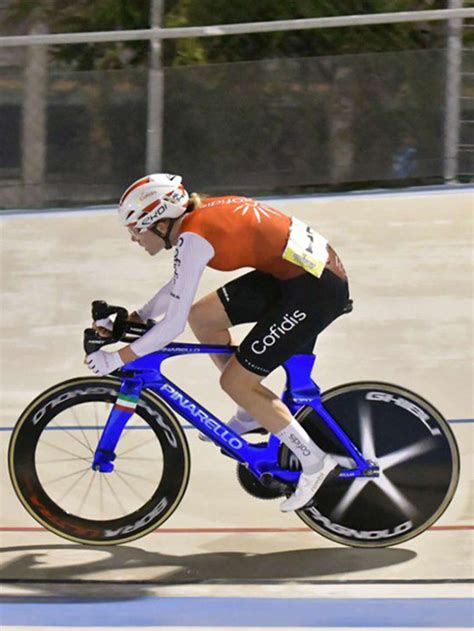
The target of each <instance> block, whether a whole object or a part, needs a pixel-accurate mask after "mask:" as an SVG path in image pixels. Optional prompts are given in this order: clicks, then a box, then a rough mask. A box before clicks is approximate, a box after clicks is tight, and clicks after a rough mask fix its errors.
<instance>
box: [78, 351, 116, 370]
mask: <svg viewBox="0 0 474 631" xmlns="http://www.w3.org/2000/svg"><path fill="white" fill-rule="evenodd" d="M84 363H85V364H87V366H88V368H90V370H92V372H94V373H95V374H96V375H100V376H102V375H108V374H109V373H111V372H114V370H117V368H121V367H122V366H123V364H124V362H123V361H122V360H121V359H120V355H119V354H118V351H115V352H113V353H108V352H107V351H103V350H99V351H96V352H95V353H91V354H90V355H87V357H86V359H85V360H84Z"/></svg>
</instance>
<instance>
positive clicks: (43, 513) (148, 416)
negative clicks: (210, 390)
mask: <svg viewBox="0 0 474 631" xmlns="http://www.w3.org/2000/svg"><path fill="white" fill-rule="evenodd" d="M109 316H115V320H114V325H113V332H112V335H111V337H110V338H104V337H101V336H100V335H99V334H98V333H97V332H96V331H95V330H94V329H86V330H85V331H84V350H85V351H86V353H91V352H93V351H94V350H97V349H98V348H101V347H102V346H104V345H106V344H112V343H115V342H118V341H123V342H131V341H133V340H134V339H137V338H138V337H139V336H141V335H143V334H144V333H145V332H146V331H147V330H148V329H149V328H150V327H151V326H152V325H153V324H154V322H152V321H149V322H148V323H147V324H135V323H132V322H129V321H128V319H127V318H128V313H127V311H126V310H125V309H123V308H121V307H114V306H109V305H107V303H105V302H102V301H95V302H94V303H93V308H92V317H93V319H94V320H99V319H101V318H106V317H109ZM233 352H235V347H232V346H222V345H201V344H183V343H173V344H170V345H168V346H166V347H165V348H163V349H162V350H160V351H158V352H154V353H151V354H149V355H146V356H144V357H141V358H139V359H136V360H134V361H133V362H130V363H128V364H126V365H125V366H124V367H122V368H121V369H120V370H118V371H116V372H115V373H113V374H112V375H111V376H106V377H94V376H91V377H78V378H76V379H70V380H68V381H65V382H63V383H60V384H58V385H55V386H53V387H51V388H49V389H48V390H46V391H45V392H43V393H42V394H40V395H39V396H38V397H37V398H36V399H34V401H32V403H30V405H28V406H27V408H26V409H25V410H24V412H23V413H22V414H21V416H20V418H19V419H18V421H17V423H16V425H15V428H14V431H13V433H12V437H11V440H10V445H9V456H8V460H9V471H10V476H11V480H12V483H13V487H14V489H15V492H16V494H17V496H18V498H19V499H20V501H21V503H22V504H23V505H24V507H25V508H26V510H27V511H28V512H29V513H30V515H32V516H33V517H34V519H36V520H37V521H38V522H39V523H40V524H41V525H42V526H44V527H45V528H47V529H48V530H50V531H52V532H53V533H56V534H57V535H59V536H61V537H64V538H66V539H69V540H72V541H75V542H79V543H82V544H88V545H100V546H104V545H113V544H121V543H126V542H128V541H133V540H135V539H138V538H140V537H143V536H144V535H146V534H148V533H150V532H151V531H153V530H155V529H156V528H158V527H159V526H161V525H162V524H163V523H164V522H165V521H166V520H167V519H168V518H169V517H170V516H171V515H172V514H173V513H174V511H175V510H176V509H177V508H178V505H179V503H180V502H181V500H182V499H183V496H184V493H185V491H186V487H187V484H188V480H189V474H190V452H189V448H188V442H187V439H186V437H185V434H184V431H183V429H182V427H181V425H180V423H179V421H178V419H177V417H176V415H175V413H174V412H177V413H178V414H179V415H180V416H181V417H183V418H184V419H186V420H187V421H188V422H189V423H191V424H192V425H193V426H194V427H195V428H196V429H198V430H199V431H200V432H201V433H202V434H204V435H205V436H207V437H208V438H209V439H210V440H211V441H212V442H213V443H214V444H215V445H217V446H218V447H219V448H220V450H221V452H222V453H223V454H224V455H225V456H227V457H229V458H231V459H233V460H234V461H235V462H236V468H237V478H238V480H239V482H240V484H241V486H242V487H243V488H244V489H245V491H246V492H248V493H249V494H251V495H252V496H254V497H257V498H261V499H274V498H279V497H283V496H288V495H290V494H291V493H292V492H293V491H294V489H295V486H296V484H297V481H298V477H299V475H300V470H301V468H300V463H299V461H298V459H297V458H296V456H295V455H294V454H293V453H292V452H290V451H289V450H288V449H287V447H286V446H285V445H283V444H281V443H280V441H279V440H278V439H277V438H276V437H275V436H273V435H272V434H269V435H267V436H265V437H262V442H258V443H253V442H249V440H250V439H249V440H247V439H246V437H245V436H239V435H238V434H236V433H234V432H233V431H232V430H231V429H230V428H228V427H227V426H226V425H225V423H223V422H222V421H220V420H219V419H218V418H217V417H216V416H214V415H213V414H212V413H211V412H210V411H209V410H207V409H205V408H204V407H203V406H202V405H201V404H199V403H198V402H197V401H196V400H194V399H193V398H192V397H191V396H190V395H189V394H187V393H186V392H185V391H184V390H182V389H181V388H180V387H179V386H178V385H176V384H175V383H173V382H172V381H170V380H169V379H168V378H166V377H164V376H163V375H162V373H161V364H162V363H163V362H164V361H165V360H166V359H168V358H170V357H176V356H181V355H188V354H192V355H195V354H197V353H207V354H210V353H222V354H231V353H233ZM315 359H316V358H315V356H314V355H295V356H293V357H292V358H291V359H289V360H288V361H287V362H285V364H284V365H283V368H284V370H285V373H286V386H285V389H284V391H283V394H282V400H283V402H284V403H285V404H286V405H287V406H288V408H289V409H290V411H291V412H292V414H294V415H295V416H296V418H297V419H298V421H299V422H300V423H301V424H302V425H303V427H304V428H305V429H306V431H307V432H308V433H309V435H310V436H311V438H312V439H313V440H314V442H315V443H316V444H317V445H318V446H319V447H320V448H321V449H323V450H324V451H326V452H328V453H331V454H332V455H333V456H334V458H335V459H336V461H337V467H336V468H335V469H334V470H333V471H332V472H331V473H330V474H329V476H328V477H327V478H326V480H325V481H324V483H323V485H322V487H321V488H320V489H319V491H318V492H317V494H316V496H315V498H313V500H312V502H311V503H310V504H307V505H306V506H305V507H304V508H302V509H301V510H298V511H296V512H297V515H298V517H300V518H301V519H302V520H303V522H304V523H305V524H307V526H308V527H309V528H311V529H312V530H314V531H316V532H317V533H319V534H321V535H323V536H324V537H327V538H329V539H331V540H333V541H335V542H337V543H340V544H344V545H349V546H356V547H366V548H374V547H385V546H391V545H396V544H400V543H402V542H405V541H407V540H409V539H411V538H413V537H415V536H417V535H419V534H420V533H422V532H423V531H424V530H426V529H427V528H429V527H430V526H431V525H432V524H434V523H435V522H436V520H437V519H438V518H439V517H440V516H441V515H442V514H443V512H444V511H445V510H446V508H447V507H448V505H449V503H450V501H451V500H452V498H453V496H454V493H455V491H456V486H457V483H458V479H459V452H458V448H457V445H456V441H455V438H454V436H453V433H452V431H451V429H450V427H449V425H448V424H447V422H446V421H445V419H444V418H443V417H442V415H441V414H440V413H439V412H438V411H437V410H436V409H435V408H434V407H433V406H432V405H431V404H430V403H428V402H427V401H426V400H425V399H423V398H422V397H420V396H419V395H417V394H415V393H413V392H411V391H409V390H406V389H405V388H401V387H399V386H396V385H392V384H388V383H382V382H378V381H361V382H355V383H349V384H345V385H341V386H337V387H334V388H331V389H330V390H328V391H327V392H324V393H322V394H321V393H320V389H319V387H318V386H317V385H316V383H315V382H314V381H313V380H312V378H311V371H312V369H313V366H314V362H315ZM247 438H248V437H247ZM259 438H260V437H259Z"/></svg>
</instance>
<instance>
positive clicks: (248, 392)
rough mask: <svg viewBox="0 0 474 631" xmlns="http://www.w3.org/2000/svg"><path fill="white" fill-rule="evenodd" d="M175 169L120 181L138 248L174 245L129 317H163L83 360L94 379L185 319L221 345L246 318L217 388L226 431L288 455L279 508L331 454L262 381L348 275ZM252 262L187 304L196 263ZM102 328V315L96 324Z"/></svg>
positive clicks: (312, 481)
mask: <svg viewBox="0 0 474 631" xmlns="http://www.w3.org/2000/svg"><path fill="white" fill-rule="evenodd" d="M181 182H182V178H181V177H180V176H177V175H169V174H163V173H158V174H151V175H148V176H146V177H143V178H141V179H139V180H137V181H136V182H134V183H133V184H131V186H129V187H128V188H127V190H126V191H125V192H124V194H123V195H122V197H121V199H120V202H119V215H120V219H121V221H122V223H123V225H125V226H126V227H127V228H128V229H129V231H130V234H131V238H132V241H135V242H137V243H138V244H139V245H140V246H141V247H143V248H144V249H145V250H146V251H147V252H148V254H150V255H151V256H154V255H156V254H158V253H159V252H160V251H161V250H163V249H165V248H166V249H171V248H172V247H175V248H176V249H175V255H174V276H173V278H172V279H171V280H170V281H169V282H168V283H167V284H166V285H165V286H164V287H162V288H161V289H160V290H159V291H158V293H157V294H156V295H155V296H153V298H152V299H151V300H150V301H149V302H147V303H146V304H145V305H144V306H143V307H141V308H140V309H138V310H137V311H135V312H134V313H133V314H132V315H131V318H132V319H134V320H136V321H143V322H146V321H147V320H148V319H149V318H155V317H157V316H160V315H164V317H163V318H162V319H161V320H160V321H159V322H158V323H157V324H156V325H155V326H154V327H153V328H152V329H151V330H149V331H148V332H147V333H145V334H144V335H143V336H142V337H141V338H139V339H138V340H136V341H134V342H133V343H132V344H130V345H128V346H125V347H124V348H122V349H120V350H119V351H115V352H107V351H104V350H99V351H96V352H95V353H92V354H90V355H88V356H87V357H86V360H85V361H86V363H87V365H88V366H89V368H90V369H91V370H93V371H94V372H95V373H96V374H98V375H105V374H108V373H110V372H113V371H114V370H116V369H118V368H120V367H121V366H123V365H124V364H125V363H128V362H130V361H133V360H134V359H136V358H137V357H141V356H143V355H146V354H148V353H151V352H153V351H157V350H159V349H160V348H163V347H164V346H166V345H167V344H169V343H170V342H172V341H173V340H174V339H175V338H176V337H177V336H178V335H179V334H180V333H182V331H183V330H184V328H185V325H186V322H187V321H189V324H190V326H191V328H192V330H193V332H194V333H195V335H196V337H197V338H198V340H199V341H200V342H201V343H205V344H232V338H231V334H230V331H229V329H230V328H231V327H232V326H234V325H237V324H241V323H245V322H255V323H256V324H255V326H254V327H253V328H252V330H251V331H250V332H249V333H248V335H247V336H246V337H245V339H244V340H243V341H242V342H241V343H240V344H239V346H238V350H237V352H236V353H235V355H233V356H231V357H230V358H229V356H222V355H214V356H213V357H212V359H213V361H214V362H215V364H216V365H217V367H218V368H219V369H220V371H221V378H220V384H221V387H222V388H223V390H224V391H225V392H226V393H227V394H228V395H229V396H230V397H231V398H232V399H233V400H234V401H235V402H236V403H237V404H238V406H239V407H238V410H237V413H236V415H235V416H234V417H233V419H231V422H230V427H232V429H233V430H234V431H236V432H237V433H239V434H242V433H245V432H247V431H249V430H250V429H252V428H254V427H256V426H263V427H264V428H265V429H267V430H268V431H269V432H272V433H273V434H275V435H276V436H277V437H278V438H279V439H280V441H281V442H283V443H284V444H285V445H286V446H287V447H288V448H289V449H290V450H291V451H292V452H293V453H294V454H295V455H296V456H297V458H298V459H299V461H300V462H301V466H302V473H301V475H300V478H299V482H298V485H297V488H296V490H295V492H294V494H293V495H291V496H290V497H289V498H288V499H286V500H285V501H284V502H283V503H282V504H281V510H282V511H284V512H286V511H292V510H298V509H300V508H302V507H303V506H304V505H306V504H307V503H308V502H309V500H311V499H312V497H313V496H314V494H315V493H316V492H317V490H318V489H319V487H320V486H321V484H322V482H323V481H324V479H325V478H326V477H327V475H328V474H329V473H330V471H331V470H332V469H333V468H334V467H335V465H336V462H335V460H334V459H333V458H332V457H331V456H330V455H328V454H326V453H325V452H323V451H322V450H321V449H319V447H318V446H317V445H316V444H315V443H314V442H313V441H312V440H311V438H310V437H309V436H308V434H307V432H306V431H305V430H304V429H303V428H302V427H301V425H300V424H299V423H298V422H297V421H296V419H295V418H294V417H293V416H292V415H291V414H290V412H289V410H288V408H287V407H286V406H285V405H284V404H283V403H282V402H281V400H280V399H279V397H278V396H277V395H276V394H274V393H273V392H272V391H271V390H269V389H268V388H266V387H265V386H264V385H263V384H262V380H263V379H264V378H265V377H266V376H267V375H268V374H270V373H271V372H272V371H273V370H274V369H275V368H277V367H278V366H280V365H281V364H282V363H283V362H285V361H286V360H287V359H289V358H290V357H291V356H292V355H294V354H295V353H311V352H312V351H313V347H314V344H315V342H316V338H317V336H318V334H319V333H320V332H321V331H322V330H323V329H325V328H326V327H327V326H328V325H329V324H330V323H331V322H332V321H333V320H335V319H336V318H337V317H338V316H340V315H341V314H342V313H343V312H344V310H345V308H346V306H347V305H348V302H349V290H348V282H347V276H346V273H345V270H344V267H343V265H342V263H341V261H340V260H339V258H338V256H337V255H336V253H335V252H334V250H333V249H332V248H331V246H330V245H329V244H328V243H327V241H326V240H325V239H324V238H323V237H322V236H321V235H319V234H318V233H317V232H315V231H314V230H312V229H311V228H310V227H308V226H306V225H305V224H304V223H302V222H300V221H299V220H298V219H296V218H290V217H288V216H287V215H285V214H284V213H282V212H280V211H278V210H275V209H273V208H271V207H270V206H268V205H266V204H264V203H261V202H258V201H256V200H253V199H249V198H246V197H240V196H226V197H215V198H204V199H202V198H201V197H200V196H199V195H197V194H196V193H193V194H192V195H191V196H189V194H188V192H187V191H186V189H185V188H184V187H183V185H182V183H181ZM207 266H208V267H211V268H213V269H217V270H224V271H231V270H237V269H240V268H249V267H250V268H253V271H250V272H248V273H245V274H244V275H242V276H240V277H239V278H237V279H235V280H232V281H230V282H229V283H227V284H226V285H224V286H223V287H221V288H220V289H218V290H217V291H215V292H212V293H211V294H209V295H207V296H205V297H204V298H202V299H201V300H199V301H198V302H196V303H195V304H193V300H194V297H195V294H196V290H197V287H198V284H199V281H200V278H201V276H202V273H203V271H204V269H205V268H206V267H207ZM94 325H95V327H96V328H97V329H98V330H99V331H100V332H101V333H102V334H106V330H107V329H108V330H110V328H111V323H110V322H109V321H97V322H96V323H94Z"/></svg>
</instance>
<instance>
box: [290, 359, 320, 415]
mask: <svg viewBox="0 0 474 631" xmlns="http://www.w3.org/2000/svg"><path fill="white" fill-rule="evenodd" d="M315 361H316V356H315V355H293V357H291V358H290V359H288V360H287V361H286V362H285V363H284V364H283V368H284V370H285V373H286V385H285V390H284V392H283V395H282V401H283V403H285V405H286V406H287V407H288V408H289V410H290V412H291V413H292V414H294V413H296V411H297V410H299V408H300V407H301V406H302V405H307V404H309V403H310V402H311V401H313V400H314V399H315V398H317V397H319V395H320V392H321V391H320V389H319V387H318V386H317V385H316V383H315V382H314V381H313V380H312V378H311V371H312V369H313V366H314V362H315Z"/></svg>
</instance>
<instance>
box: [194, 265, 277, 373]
mask: <svg viewBox="0 0 474 631" xmlns="http://www.w3.org/2000/svg"><path fill="white" fill-rule="evenodd" d="M280 295H281V292H280V289H279V283H278V281H276V279H275V278H273V277H272V276H270V275H269V274H264V273H262V272H258V271H253V272H249V273H247V274H244V275H243V276H239V277H238V278H236V279H234V280H232V281H230V282H229V283H226V284H225V285H224V286H223V287H221V288H220V289H218V290H217V291H215V292H212V293H210V294H208V295H207V296H204V298H201V300H199V301H198V302H196V303H195V304H194V305H193V306H192V308H191V313H190V315H189V319H188V321H189V324H190V326H191V329H192V330H193V333H194V335H195V336H196V337H197V339H198V340H199V341H200V342H201V344H233V343H234V342H233V340H232V336H231V333H230V331H229V328H230V327H232V326H235V325H237V324H243V323H246V322H256V321H257V320H259V319H260V318H261V317H262V315H263V314H264V313H265V312H266V311H267V310H268V309H269V308H270V306H271V305H272V304H274V303H275V302H276V301H277V300H278V299H279V298H280ZM211 358H212V360H213V362H214V363H215V364H216V366H217V367H218V368H219V370H220V371H221V372H222V371H223V370H224V368H225V366H226V365H227V363H228V361H229V359H230V357H229V356H227V355H211Z"/></svg>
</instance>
